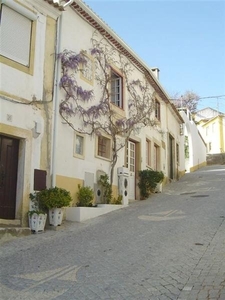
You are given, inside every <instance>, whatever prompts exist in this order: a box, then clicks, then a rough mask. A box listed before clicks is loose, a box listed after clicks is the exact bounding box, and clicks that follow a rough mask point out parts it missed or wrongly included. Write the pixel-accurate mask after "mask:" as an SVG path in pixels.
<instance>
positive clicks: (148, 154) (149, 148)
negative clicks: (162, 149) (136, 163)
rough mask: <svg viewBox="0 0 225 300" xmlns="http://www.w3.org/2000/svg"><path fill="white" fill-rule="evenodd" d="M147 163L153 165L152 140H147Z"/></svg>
mask: <svg viewBox="0 0 225 300" xmlns="http://www.w3.org/2000/svg"><path fill="white" fill-rule="evenodd" d="M146 165H147V166H151V142H150V141H149V140H146Z"/></svg>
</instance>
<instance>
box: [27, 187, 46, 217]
mask: <svg viewBox="0 0 225 300" xmlns="http://www.w3.org/2000/svg"><path fill="white" fill-rule="evenodd" d="M29 198H30V200H31V202H32V203H31V209H32V210H30V211H28V216H32V215H33V214H35V213H36V214H37V215H40V214H45V210H44V208H43V207H42V206H41V204H40V203H39V198H38V192H34V193H33V194H32V193H30V194H29Z"/></svg>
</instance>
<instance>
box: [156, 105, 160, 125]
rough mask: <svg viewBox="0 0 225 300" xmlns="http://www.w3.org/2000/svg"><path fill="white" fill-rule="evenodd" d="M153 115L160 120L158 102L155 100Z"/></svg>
mask: <svg viewBox="0 0 225 300" xmlns="http://www.w3.org/2000/svg"><path fill="white" fill-rule="evenodd" d="M155 117H156V119H158V120H159V121H160V103H159V101H157V100H155Z"/></svg>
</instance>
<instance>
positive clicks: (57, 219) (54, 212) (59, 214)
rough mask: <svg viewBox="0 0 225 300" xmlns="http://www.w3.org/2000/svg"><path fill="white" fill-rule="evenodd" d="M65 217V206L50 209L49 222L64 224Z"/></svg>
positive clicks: (54, 224) (51, 223)
mask: <svg viewBox="0 0 225 300" xmlns="http://www.w3.org/2000/svg"><path fill="white" fill-rule="evenodd" d="M62 219H63V208H52V209H49V224H50V225H53V226H58V225H61V224H62Z"/></svg>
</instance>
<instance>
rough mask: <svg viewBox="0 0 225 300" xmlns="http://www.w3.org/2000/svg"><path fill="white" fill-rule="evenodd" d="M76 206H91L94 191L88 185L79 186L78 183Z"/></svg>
mask: <svg viewBox="0 0 225 300" xmlns="http://www.w3.org/2000/svg"><path fill="white" fill-rule="evenodd" d="M77 199H78V202H77V204H76V205H77V206H78V207H92V206H94V205H93V201H94V191H93V190H92V189H91V188H90V187H89V186H82V187H81V186H80V184H78V192H77Z"/></svg>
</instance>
